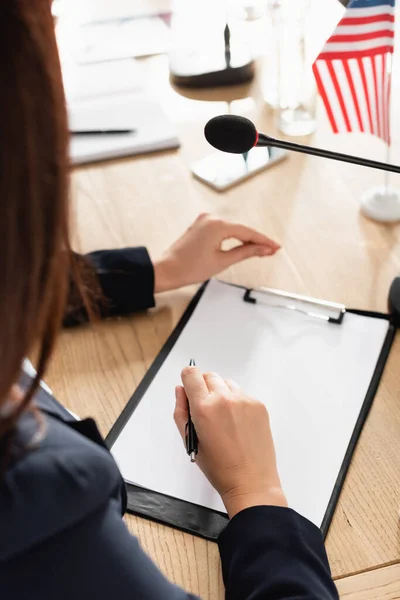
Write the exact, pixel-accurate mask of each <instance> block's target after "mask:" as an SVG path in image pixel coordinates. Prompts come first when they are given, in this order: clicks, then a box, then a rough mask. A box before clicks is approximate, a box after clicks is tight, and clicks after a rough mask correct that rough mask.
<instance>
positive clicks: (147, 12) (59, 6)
mask: <svg viewBox="0 0 400 600" xmlns="http://www.w3.org/2000/svg"><path fill="white" fill-rule="evenodd" d="M172 6H173V0H84V2H82V0H55V1H54V13H55V14H57V15H58V16H60V17H73V18H74V19H75V20H76V21H78V22H80V23H90V22H93V21H95V22H98V21H110V20H115V19H126V18H128V17H137V16H154V15H160V14H167V13H170V12H171V10H172Z"/></svg>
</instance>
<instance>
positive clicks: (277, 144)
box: [256, 133, 400, 173]
mask: <svg viewBox="0 0 400 600" xmlns="http://www.w3.org/2000/svg"><path fill="white" fill-rule="evenodd" d="M256 145H257V146H261V147H265V146H273V147H274V148H282V149H283V150H291V151H292V152H301V153H302V154H311V155H312V156H320V157H322V158H329V159H332V160H339V161H341V162H345V163H351V164H353V165H360V166H362V167H370V168H371V169H380V170H381V171H390V172H392V173H400V167H399V166H397V165H390V164H387V163H384V162H380V161H377V160H371V159H369V158H361V157H359V156H352V155H350V154H343V153H342V152H332V151H330V150H324V149H322V148H313V147H312V146H305V145H303V144H295V143H294V142H287V141H284V140H277V139H276V138H272V137H269V136H267V135H264V134H263V133H260V134H259V135H258V142H257V144H256Z"/></svg>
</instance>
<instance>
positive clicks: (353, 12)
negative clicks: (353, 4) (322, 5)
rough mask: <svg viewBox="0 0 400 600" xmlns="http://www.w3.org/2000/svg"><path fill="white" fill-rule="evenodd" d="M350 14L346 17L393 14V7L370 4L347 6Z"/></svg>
mask: <svg viewBox="0 0 400 600" xmlns="http://www.w3.org/2000/svg"><path fill="white" fill-rule="evenodd" d="M348 12H349V13H350V14H348V15H347V18H350V17H353V18H356V19H357V18H359V17H376V16H380V15H387V14H389V15H392V14H394V10H393V8H391V7H390V6H371V7H369V8H348Z"/></svg>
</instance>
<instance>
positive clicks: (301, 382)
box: [112, 281, 389, 526]
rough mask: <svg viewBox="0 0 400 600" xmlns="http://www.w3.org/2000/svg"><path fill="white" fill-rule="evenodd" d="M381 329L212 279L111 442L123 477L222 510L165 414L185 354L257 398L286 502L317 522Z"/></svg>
mask: <svg viewBox="0 0 400 600" xmlns="http://www.w3.org/2000/svg"><path fill="white" fill-rule="evenodd" d="M388 327H389V324H388V322H387V321H385V320H382V319H377V318H369V317H364V316H358V315H354V314H350V313H347V314H346V315H345V317H344V320H343V323H342V324H341V325H336V324H332V323H326V322H323V321H320V320H317V319H313V318H311V317H307V316H304V315H303V314H300V313H298V312H292V311H289V310H285V309H282V308H271V307H267V306H262V305H261V304H257V305H254V304H249V303H246V302H244V301H243V289H241V288H236V287H232V286H229V285H227V284H224V283H221V282H218V281H211V282H210V283H209V285H208V286H207V288H206V289H205V291H204V294H203V296H202V297H201V299H200V302H199V303H198V305H197V307H196V308H195V310H194V312H193V314H192V316H191V318H190V320H189V322H188V323H187V325H186V326H185V328H184V330H183V331H182V333H181V335H180V337H179V339H178V341H177V342H176V344H175V345H174V347H173V348H172V350H171V352H170V353H169V355H168V356H167V358H166V360H165V361H164V363H163V364H162V366H161V368H160V370H159V371H158V373H157V374H156V376H155V378H154V379H153V381H152V383H151V384H150V386H149V388H148V389H147V391H146V393H145V394H144V396H143V398H142V400H141V401H140V403H139V404H138V406H137V408H136V410H135V411H134V412H133V413H132V415H131V417H130V419H129V421H128V422H127V424H126V425H125V427H124V429H123V430H122V432H121V433H120V435H119V437H118V439H117V441H116V442H115V444H114V445H113V447H112V453H113V455H114V457H115V459H116V461H117V463H118V465H119V467H120V469H121V472H122V475H123V477H124V479H125V480H126V481H127V482H130V483H133V484H135V485H139V486H142V487H145V488H148V489H150V490H153V491H156V492H160V493H163V494H166V495H169V496H173V497H176V498H180V499H182V500H186V501H188V502H193V503H195V504H199V505H202V506H206V507H208V508H211V509H215V510H221V511H224V507H223V504H222V502H221V500H220V498H219V496H218V494H217V493H216V492H215V491H214V490H213V488H212V487H211V485H210V484H209V483H208V482H207V480H206V479H205V477H204V476H203V475H202V473H201V471H200V470H199V468H198V467H197V466H196V465H193V464H191V463H190V461H189V458H188V456H187V454H186V452H185V450H184V447H183V444H182V440H181V438H180V436H179V434H178V432H177V430H176V429H175V425H174V422H173V418H172V414H173V410H174V404H175V398H174V389H175V385H176V384H178V383H180V372H181V369H182V368H183V367H184V366H185V365H187V364H188V363H189V359H190V358H192V357H193V358H195V360H196V364H197V366H198V367H199V368H200V369H201V370H203V371H208V370H210V371H216V372H218V373H219V374H221V375H222V376H223V377H224V378H228V377H229V378H232V379H235V380H236V381H237V382H238V383H239V384H240V385H241V386H242V388H243V389H244V390H245V391H246V392H247V393H248V394H250V395H253V396H255V397H257V398H259V399H260V400H262V401H263V402H264V403H265V404H266V406H267V408H268V410H269V414H270V418H271V427H272V433H273V436H274V440H275V445H276V452H277V460H278V468H279V472H280V475H281V479H282V483H283V487H284V490H285V492H286V494H287V497H288V501H289V504H290V506H291V507H292V508H294V509H295V510H297V511H298V512H299V513H300V514H302V515H304V516H305V517H307V518H308V519H310V520H311V521H312V522H313V523H315V524H316V525H317V526H321V523H322V520H323V517H324V514H325V512H326V510H327V507H328V503H329V500H330V497H331V494H332V492H333V488H334V486H335V482H336V480H337V478H338V475H339V471H340V468H341V465H342V463H343V459H344V456H345V453H346V450H347V448H348V445H349V442H350V438H351V436H352V433H353V430H354V427H355V425H356V422H357V419H358V417H359V414H360V411H361V408H362V405H363V403H364V400H365V397H366V394H367V390H368V387H369V385H370V382H371V378H372V375H373V373H374V370H375V367H376V365H377V361H378V358H379V355H380V353H381V350H382V346H383V344H384V341H385V337H386V335H387V332H388ZM221 427H223V423H221Z"/></svg>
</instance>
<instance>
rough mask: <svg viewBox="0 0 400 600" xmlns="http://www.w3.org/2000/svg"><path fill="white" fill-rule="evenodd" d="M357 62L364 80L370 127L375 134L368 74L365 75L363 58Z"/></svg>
mask: <svg viewBox="0 0 400 600" xmlns="http://www.w3.org/2000/svg"><path fill="white" fill-rule="evenodd" d="M357 62H358V67H359V69H360V75H361V80H362V84H363V88H364V94H365V99H366V101H367V110H368V119H369V126H370V128H371V133H373V131H374V124H373V122H372V110H371V101H370V99H369V93H368V84H367V76H366V73H365V69H364V63H363V61H362V58H359V59H358V60H357Z"/></svg>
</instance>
